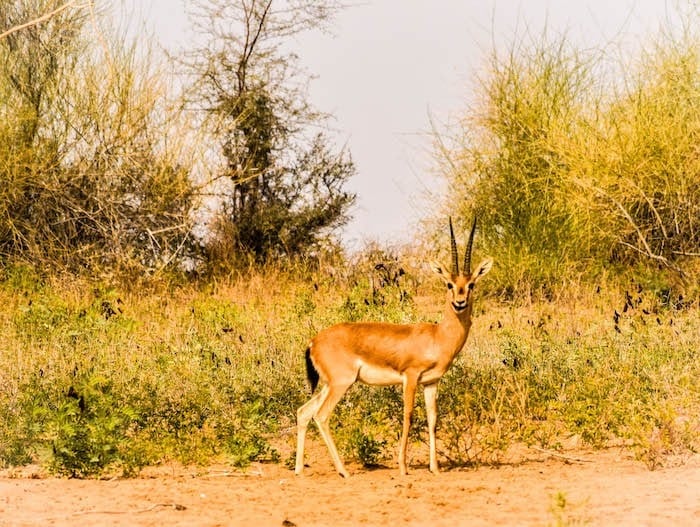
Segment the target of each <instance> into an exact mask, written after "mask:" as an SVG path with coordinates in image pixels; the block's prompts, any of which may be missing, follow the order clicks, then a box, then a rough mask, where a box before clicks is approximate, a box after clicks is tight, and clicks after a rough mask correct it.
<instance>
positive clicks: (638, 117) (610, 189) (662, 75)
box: [442, 26, 700, 294]
mask: <svg viewBox="0 0 700 527" xmlns="http://www.w3.org/2000/svg"><path fill="white" fill-rule="evenodd" d="M689 27H691V26H689ZM699 49H700V37H699V36H698V34H697V32H691V31H687V32H685V33H681V34H680V35H678V34H674V33H672V32H668V33H664V34H663V35H662V36H661V37H659V39H658V40H657V41H656V42H655V43H654V44H653V45H652V46H647V48H645V49H643V50H642V52H641V53H640V56H639V57H638V58H637V59H636V61H626V62H618V63H615V57H617V56H618V55H614V56H613V53H614V51H609V50H607V49H602V50H600V49H596V50H593V51H590V50H578V49H576V48H575V47H574V45H573V44H572V43H571V42H570V41H568V40H567V38H566V36H560V37H557V38H554V39H552V38H550V37H549V36H548V35H547V34H546V33H545V34H543V35H542V36H541V37H540V38H539V39H536V38H535V39H531V40H528V39H522V40H520V41H517V42H516V43H515V44H514V45H513V46H512V47H511V48H510V50H509V52H507V53H498V52H494V53H493V54H492V56H491V60H490V62H489V63H488V66H487V68H486V71H485V73H484V74H483V75H482V78H481V82H480V84H479V86H478V88H477V92H478V95H477V102H476V103H475V104H474V105H473V106H472V107H471V109H470V110H469V112H468V114H467V116H466V118H465V119H464V120H463V130H462V132H461V133H460V134H455V135H458V137H459V139H458V140H456V141H455V142H454V143H453V144H452V146H450V147H446V148H443V150H442V153H443V154H444V156H445V158H446V161H449V162H448V163H446V164H445V167H446V175H447V178H448V182H449V185H450V193H449V195H450V204H454V203H463V205H460V206H459V207H458V209H459V210H458V211H459V213H460V214H461V215H463V216H467V217H469V216H471V215H472V214H473V213H475V214H476V215H477V216H478V217H479V220H480V226H481V232H482V236H481V238H480V240H481V242H482V244H483V246H484V248H485V249H486V250H487V251H488V252H490V253H493V254H498V255H499V260H500V262H501V263H502V265H501V267H500V269H501V271H500V273H499V272H498V270H496V275H495V276H497V277H498V281H499V282H500V284H501V287H502V289H503V290H504V292H506V293H508V294H512V293H513V292H514V291H516V290H517V291H523V292H525V293H527V291H528V290H529V289H532V288H534V289H536V290H537V289H540V290H542V289H543V290H545V291H547V290H550V291H551V289H552V287H556V286H557V285H561V284H562V282H563V281H565V280H566V278H567V277H571V276H572V275H573V276H576V275H577V274H586V275H588V276H589V277H591V278H592V277H595V276H600V275H601V273H603V272H604V270H610V269H621V268H623V269H629V268H635V267H637V266H645V267H650V268H657V267H659V266H660V267H661V268H665V269H670V270H673V271H674V272H675V273H677V274H678V275H681V276H683V277H685V278H687V277H688V276H689V275H692V273H693V268H696V267H697V265H695V260H696V259H697V257H698V255H700V239H699V238H698V232H699V230H698V228H699V227H700V225H699V224H698V221H700V215H699V214H698V206H699V204H700V195H699V194H698V191H699V187H698V173H699V172H698V171H699V169H700V166H699V165H698V155H697V144H698V137H699V134H700V113H699V112H700V105H698V101H699V100H700V55H699V54H698V50H699ZM627 57H629V55H627ZM611 63H613V64H614V65H612V66H611ZM442 144H444V143H442Z"/></svg>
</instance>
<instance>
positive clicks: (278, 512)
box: [0, 445, 700, 527]
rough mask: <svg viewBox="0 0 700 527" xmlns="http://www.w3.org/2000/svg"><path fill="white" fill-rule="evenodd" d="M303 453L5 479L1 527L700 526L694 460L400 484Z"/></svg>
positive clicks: (393, 473)
mask: <svg viewBox="0 0 700 527" xmlns="http://www.w3.org/2000/svg"><path fill="white" fill-rule="evenodd" d="M310 446H311V445H310ZM310 450H311V451H310V452H309V455H308V458H307V464H308V467H307V469H306V472H305V474H304V475H303V476H302V477H295V476H294V474H293V472H291V471H290V470H288V469H287V468H285V467H284V466H283V465H267V464H265V465H254V466H253V467H251V468H250V469H249V470H248V472H247V474H241V473H240V472H234V471H230V470H227V469H226V467H207V468H196V469H188V468H181V467H158V468H156V469H149V470H148V471H145V472H144V473H143V474H142V475H141V477H139V478H137V479H112V480H75V479H60V478H51V477H43V476H42V475H41V474H36V473H35V472H36V470H37V469H35V468H31V467H28V468H24V469H22V470H20V471H13V472H8V471H6V472H4V473H3V474H1V475H0V526H2V527H5V526H29V525H31V526H35V525H41V526H44V525H52V526H64V525H65V526H67V525H70V526H75V525H80V526H92V525H95V526H97V525H99V526H103V525H104V526H109V525H129V526H131V525H135V526H146V525H149V526H151V525H152V526H156V525H158V526H160V525H169V526H171V525H182V526H185V525H187V526H193V525H194V526H198V525H202V526H204V525H206V526H215V525H222V526H224V525H226V526H228V525H244V526H245V525H250V526H268V525H269V526H287V527H291V526H294V525H297V526H299V527H304V526H313V525H329V526H330V525H333V526H348V525H392V526H394V525H430V526H456V525H484V526H486V525H488V526H494V525H509V526H511V525H525V526H528V525H533V526H545V525H584V524H585V525H614V526H618V525H634V526H638V525H659V526H661V525H663V526H666V525H682V526H686V525H700V455H696V456H693V457H689V458H687V459H685V460H683V463H681V464H678V466H675V467H673V468H665V469H658V470H655V471H650V470H648V469H647V468H646V467H645V466H644V465H643V464H642V463H640V462H638V461H635V460H634V459H633V458H632V456H631V455H630V454H629V453H627V452H624V451H620V450H615V451H612V450H608V451H604V452H586V451H579V452H576V453H575V454H573V453H569V454H567V456H568V458H569V459H563V458H560V457H554V456H550V455H546V454H544V455H540V456H536V457H538V459H531V460H529V461H525V462H522V463H518V464H506V465H501V466H498V467H481V468H478V469H454V470H446V471H444V472H443V473H441V474H440V475H439V476H433V475H431V474H430V473H429V472H428V471H427V469H426V468H425V466H424V465H422V464H420V460H418V461H416V462H414V464H413V465H412V467H411V473H410V474H409V476H407V477H403V478H402V477H400V476H399V475H398V470H397V469H396V468H394V467H386V468H378V469H374V470H365V469H362V468H361V467H358V466H353V465H349V466H348V469H349V470H350V471H351V473H352V474H353V475H352V477H351V478H350V479H348V480H343V479H342V478H340V477H339V476H337V475H335V474H334V473H333V471H332V467H331V463H330V460H329V459H328V456H327V454H326V452H325V451H324V450H322V449H320V448H318V447H315V448H311V449H310Z"/></svg>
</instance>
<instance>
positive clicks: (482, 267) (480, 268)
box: [472, 258, 493, 282]
mask: <svg viewBox="0 0 700 527" xmlns="http://www.w3.org/2000/svg"><path fill="white" fill-rule="evenodd" d="M491 267H493V258H486V260H484V261H483V262H481V263H480V264H479V265H477V266H476V269H474V272H473V273H472V281H473V282H476V281H477V280H479V279H480V278H481V277H482V276H484V275H485V274H486V273H488V272H489V271H490V270H491Z"/></svg>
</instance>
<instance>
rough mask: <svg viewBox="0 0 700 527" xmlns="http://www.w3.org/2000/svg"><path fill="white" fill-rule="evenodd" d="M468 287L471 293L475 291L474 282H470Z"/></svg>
mask: <svg viewBox="0 0 700 527" xmlns="http://www.w3.org/2000/svg"><path fill="white" fill-rule="evenodd" d="M467 287H468V288H469V290H470V291H471V290H472V289H474V282H469V285H468V286H467Z"/></svg>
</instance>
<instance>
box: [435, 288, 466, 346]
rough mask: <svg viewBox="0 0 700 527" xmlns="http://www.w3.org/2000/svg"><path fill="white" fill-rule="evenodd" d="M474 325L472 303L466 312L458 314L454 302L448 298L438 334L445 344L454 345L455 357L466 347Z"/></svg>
mask: <svg viewBox="0 0 700 527" xmlns="http://www.w3.org/2000/svg"><path fill="white" fill-rule="evenodd" d="M471 325H472V302H471V299H470V300H469V302H468V303H467V307H466V308H465V309H464V311H462V312H460V313H456V312H455V310H454V309H453V307H452V302H451V301H450V299H449V298H448V300H447V301H446V302H445V309H444V312H443V316H442V320H441V321H440V323H439V324H438V333H439V334H440V336H441V339H444V340H443V342H445V343H450V344H451V345H454V355H456V354H457V353H459V351H460V350H461V349H462V347H463V346H464V343H465V342H466V340H467V335H468V334H469V329H470V328H471Z"/></svg>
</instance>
